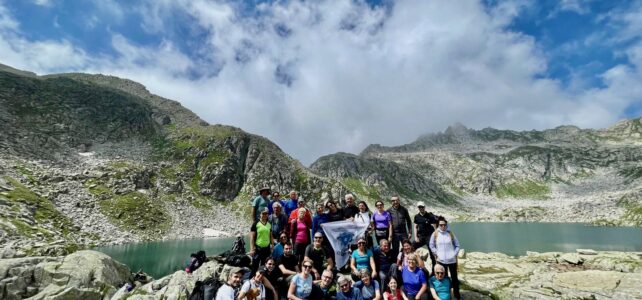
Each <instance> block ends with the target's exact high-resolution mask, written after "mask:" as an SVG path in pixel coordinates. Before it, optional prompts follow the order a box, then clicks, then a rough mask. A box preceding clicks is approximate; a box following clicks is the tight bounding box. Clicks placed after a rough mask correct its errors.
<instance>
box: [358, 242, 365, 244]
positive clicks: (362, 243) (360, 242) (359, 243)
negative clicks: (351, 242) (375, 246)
mask: <svg viewBox="0 0 642 300" xmlns="http://www.w3.org/2000/svg"><path fill="white" fill-rule="evenodd" d="M365 244H366V242H358V243H357V245H365Z"/></svg>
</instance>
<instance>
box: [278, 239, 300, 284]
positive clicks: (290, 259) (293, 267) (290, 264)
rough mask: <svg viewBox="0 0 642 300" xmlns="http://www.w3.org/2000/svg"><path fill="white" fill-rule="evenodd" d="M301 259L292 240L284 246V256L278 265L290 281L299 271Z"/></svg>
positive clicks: (285, 277)
mask: <svg viewBox="0 0 642 300" xmlns="http://www.w3.org/2000/svg"><path fill="white" fill-rule="evenodd" d="M298 264H299V260H298V259H297V257H296V255H294V251H293V247H292V244H291V243H290V242H287V243H285V246H283V256H281V259H279V262H278V263H277V265H278V266H279V269H280V270H281V273H282V274H283V277H284V279H285V280H286V281H288V282H289V281H290V279H292V277H294V275H296V274H297V273H299V266H298Z"/></svg>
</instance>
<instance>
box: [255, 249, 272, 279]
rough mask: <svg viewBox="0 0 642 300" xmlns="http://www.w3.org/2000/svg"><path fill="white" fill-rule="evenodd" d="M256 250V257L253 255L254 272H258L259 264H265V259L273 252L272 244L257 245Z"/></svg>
mask: <svg viewBox="0 0 642 300" xmlns="http://www.w3.org/2000/svg"><path fill="white" fill-rule="evenodd" d="M254 251H255V252H254V257H252V274H254V273H256V271H257V270H258V269H259V266H261V265H263V264H265V260H266V259H267V258H268V257H270V254H272V251H271V250H270V246H267V247H259V246H256V248H255V250H254Z"/></svg>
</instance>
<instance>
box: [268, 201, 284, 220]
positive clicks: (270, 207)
mask: <svg viewBox="0 0 642 300" xmlns="http://www.w3.org/2000/svg"><path fill="white" fill-rule="evenodd" d="M275 202H277V201H276V200H271V201H270V205H268V211H269V213H270V216H271V215H272V212H274V208H273V207H272V205H274V203H275ZM279 204H281V207H283V204H285V201H283V200H279ZM281 212H283V211H281Z"/></svg>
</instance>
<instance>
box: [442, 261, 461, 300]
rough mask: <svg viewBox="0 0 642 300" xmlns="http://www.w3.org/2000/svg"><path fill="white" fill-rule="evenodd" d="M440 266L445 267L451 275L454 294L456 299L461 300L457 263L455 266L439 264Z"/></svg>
mask: <svg viewBox="0 0 642 300" xmlns="http://www.w3.org/2000/svg"><path fill="white" fill-rule="evenodd" d="M437 263H438V264H440V265H442V266H444V268H445V269H446V270H448V272H449V273H450V280H451V281H452V283H453V292H454V294H455V299H461V294H459V279H458V278H457V263H454V264H444V263H441V262H437Z"/></svg>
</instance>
